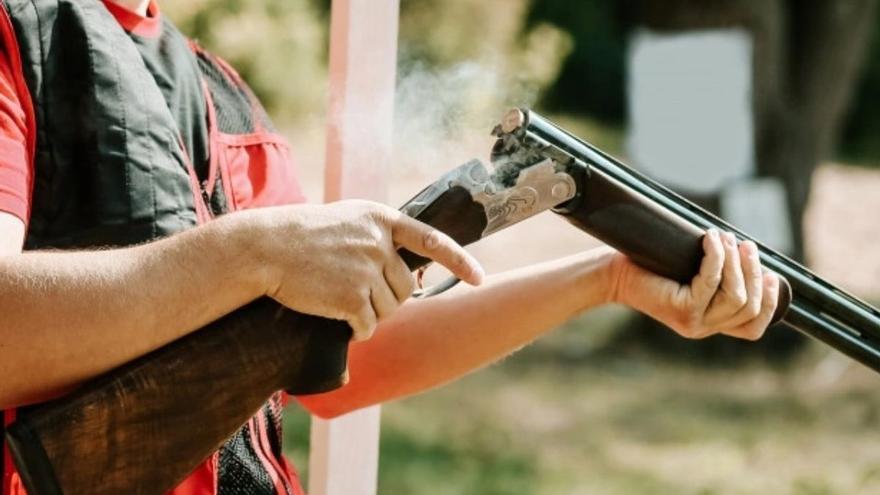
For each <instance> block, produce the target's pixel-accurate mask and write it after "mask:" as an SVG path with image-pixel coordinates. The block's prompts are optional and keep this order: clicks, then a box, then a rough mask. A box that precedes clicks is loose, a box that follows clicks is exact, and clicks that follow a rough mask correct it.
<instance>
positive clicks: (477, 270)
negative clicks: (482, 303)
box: [472, 263, 486, 285]
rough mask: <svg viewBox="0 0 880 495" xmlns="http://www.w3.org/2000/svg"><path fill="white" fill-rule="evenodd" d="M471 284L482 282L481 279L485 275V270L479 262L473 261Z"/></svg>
mask: <svg viewBox="0 0 880 495" xmlns="http://www.w3.org/2000/svg"><path fill="white" fill-rule="evenodd" d="M472 271H473V278H474V284H473V285H480V284H482V283H483V279H484V278H485V277H486V272H485V271H484V270H483V267H482V266H481V265H480V264H479V263H475V264H474V265H473V270H472Z"/></svg>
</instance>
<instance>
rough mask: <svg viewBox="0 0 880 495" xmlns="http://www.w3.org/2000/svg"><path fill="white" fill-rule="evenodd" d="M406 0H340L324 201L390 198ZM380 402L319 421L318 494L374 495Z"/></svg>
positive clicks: (312, 478)
mask: <svg viewBox="0 0 880 495" xmlns="http://www.w3.org/2000/svg"><path fill="white" fill-rule="evenodd" d="M398 14H399V0H334V1H333V5H332V10H331V21H330V71H329V72H330V74H329V75H330V102H329V108H328V119H327V160H326V165H325V182H324V199H325V201H328V202H329V201H336V200H339V199H342V198H362V199H371V200H374V201H382V202H384V201H385V200H386V199H387V198H386V194H387V184H386V178H387V177H388V174H387V172H388V166H389V162H390V159H391V131H392V114H393V109H394V81H395V72H396V65H397V22H398ZM379 421H380V408H379V406H376V407H371V408H368V409H365V410H361V411H358V412H355V413H352V414H348V415H346V416H344V417H341V418H337V419H334V420H330V421H325V420H321V419H318V418H313V420H312V433H311V445H312V447H311V449H312V450H311V454H310V459H309V493H310V494H311V495H373V494H375V493H376V488H377V473H378V464H379Z"/></svg>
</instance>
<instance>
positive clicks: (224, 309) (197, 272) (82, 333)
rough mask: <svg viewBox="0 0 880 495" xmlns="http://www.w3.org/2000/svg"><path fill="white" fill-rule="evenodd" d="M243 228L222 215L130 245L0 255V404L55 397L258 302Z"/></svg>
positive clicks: (257, 285) (255, 275) (255, 274)
mask: <svg viewBox="0 0 880 495" xmlns="http://www.w3.org/2000/svg"><path fill="white" fill-rule="evenodd" d="M241 227H242V222H241V221H240V219H238V218H229V219H221V220H218V221H216V222H212V223H211V224H209V225H207V226H204V227H200V228H196V229H193V230H191V231H188V232H184V233H181V234H179V235H176V236H173V237H171V238H168V239H164V240H161V241H157V242H154V243H150V244H145V245H141V246H137V247H132V248H125V249H112V250H105V251H88V252H85V251H84V252H60V251H56V252H34V253H26V254H20V255H10V256H5V257H2V258H0V315H2V319H0V343H2V345H0V376H3V387H0V408H6V407H10V406H15V405H21V404H24V403H29V402H34V401H39V400H43V399H46V398H48V397H51V396H53V395H56V394H58V393H59V392H62V391H64V390H66V389H69V388H70V387H72V386H74V385H76V384H78V383H80V382H82V381H84V380H86V379H88V378H91V377H93V376H95V375H97V374H100V373H102V372H104V371H106V370H108V369H110V368H113V367H115V366H118V365H120V364H122V363H125V362H127V361H129V360H131V359H134V358H136V357H138V356H140V355H143V354H145V353H147V352H149V351H151V350H153V349H156V348H158V347H161V346H162V345H164V344H166V343H168V342H170V341H172V340H175V339H176V338H178V337H180V336H182V335H184V334H186V333H189V332H191V331H193V330H195V329H197V328H199V327H201V326H203V325H205V324H207V323H209V322H211V321H213V320H215V319H217V318H218V317H220V316H222V315H223V314H225V313H228V312H229V311H231V310H233V309H235V308H236V307H239V306H241V305H243V304H245V303H246V302H248V301H250V300H252V299H254V298H256V297H258V296H259V295H260V293H259V291H260V280H259V279H258V277H259V271H258V270H256V269H254V268H253V267H254V266H255V263H253V262H251V261H249V257H248V255H247V253H246V251H248V249H247V245H248V242H249V241H248V239H247V234H248V232H247V230H246V229H243V228H241Z"/></svg>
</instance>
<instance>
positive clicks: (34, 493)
mask: <svg viewBox="0 0 880 495" xmlns="http://www.w3.org/2000/svg"><path fill="white" fill-rule="evenodd" d="M417 218H418V219H419V220H421V221H423V222H425V223H427V224H429V225H432V226H434V227H435V228H437V229H439V230H441V231H443V232H445V233H447V234H448V235H450V236H451V237H452V238H453V239H455V240H456V241H457V242H459V243H460V244H469V243H471V242H474V241H476V240H478V239H479V238H480V237H481V235H482V233H483V231H484V230H485V228H486V213H485V211H484V210H483V205H481V204H479V203H475V202H474V201H473V199H472V198H471V195H470V193H469V192H467V191H465V190H464V189H461V188H458V187H453V188H451V189H449V190H448V191H447V192H445V193H444V194H443V195H442V196H440V197H439V198H438V199H437V200H436V201H435V202H434V203H433V204H432V205H430V206H429V207H428V208H426V209H425V210H424V211H423V212H421V213H420V214H419V215H418V216H417ZM400 254H401V256H402V257H403V259H404V260H405V261H406V263H407V265H408V266H409V267H410V268H411V269H416V268H419V267H421V266H423V265H424V264H426V263H427V262H428V261H429V260H427V259H425V258H422V257H420V256H417V255H415V254H413V253H410V252H408V251H401V252H400ZM350 338H351V328H350V327H349V326H348V324H347V323H345V322H342V321H337V320H330V319H325V318H320V317H317V316H311V315H305V314H302V313H297V312H296V311H292V310H289V309H286V308H284V307H283V306H281V305H280V304H278V303H277V302H275V301H274V300H272V299H269V298H261V299H258V300H256V301H254V302H252V303H250V304H248V305H247V306H244V307H242V308H240V309H238V310H236V311H234V312H232V313H230V314H228V315H226V316H224V317H223V318H221V319H219V320H217V321H215V322H213V323H211V324H209V325H208V326H206V327H204V328H202V329H200V330H197V331H196V332H193V333H191V334H190V335H187V336H185V337H183V338H181V339H179V340H177V341H175V342H172V343H171V344H169V345H167V346H165V347H162V348H160V349H158V350H156V351H154V352H152V353H150V354H147V355H144V356H142V357H141V358H139V359H137V360H135V361H132V362H130V363H128V364H126V365H123V366H121V367H120V368H118V369H116V370H113V371H111V372H109V373H108V374H106V375H104V376H101V377H98V378H97V379H95V380H93V381H90V382H88V383H86V384H85V385H83V386H82V387H81V388H79V389H78V390H76V391H74V392H72V393H71V394H69V395H67V396H64V397H61V398H59V399H57V400H55V401H52V402H48V403H45V404H39V405H36V406H32V407H26V408H22V409H20V410H19V412H18V415H17V418H16V421H15V422H14V423H13V424H11V425H10V426H9V427H8V428H7V431H6V439H7V442H8V443H9V447H10V451H11V453H12V457H13V459H14V461H15V464H16V467H17V468H18V470H19V473H20V475H21V477H22V481H23V482H24V485H25V487H26V488H27V491H28V493H29V494H30V495H61V494H65V495H78V494H90V495H111V494H114V495H115V494H123V493H124V494H155V493H162V492H165V491H166V490H168V489H170V488H172V487H174V486H175V485H176V484H177V483H179V482H180V481H182V480H183V478H184V477H186V475H187V474H189V473H190V472H191V471H192V470H193V469H194V468H195V467H196V466H198V464H199V463H200V462H202V461H203V460H204V459H206V458H207V457H208V456H209V455H210V454H211V453H212V452H214V451H215V450H217V449H218V448H219V447H220V446H221V445H222V444H223V442H224V441H226V439H228V438H229V437H230V436H232V435H233V434H234V433H235V432H236V431H237V430H238V429H239V428H240V427H241V426H242V425H243V424H244V423H245V422H246V421H247V420H248V419H250V418H251V416H253V415H254V414H255V413H256V412H257V411H258V410H259V409H260V407H261V406H262V405H263V404H264V403H265V402H266V400H268V399H269V397H270V396H271V395H272V394H273V393H275V392H277V391H278V390H286V391H288V392H290V393H292V394H313V393H319V392H326V391H330V390H333V389H335V388H338V387H340V386H342V385H343V384H344V383H345V382H346V380H347V371H346V370H347V363H346V357H347V353H348V342H349V339H350Z"/></svg>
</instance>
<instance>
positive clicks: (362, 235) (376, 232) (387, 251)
mask: <svg viewBox="0 0 880 495" xmlns="http://www.w3.org/2000/svg"><path fill="white" fill-rule="evenodd" d="M247 215H251V216H252V217H254V218H256V219H257V220H256V221H255V223H256V224H257V225H258V226H259V227H258V229H259V230H258V231H257V233H256V236H257V237H256V238H255V239H254V241H255V242H253V245H254V249H255V250H256V251H257V252H258V253H260V261H261V262H262V263H263V267H264V269H265V273H266V294H267V295H269V296H271V297H272V298H274V299H275V300H277V301H278V302H280V303H281V304H284V305H285V306H287V307H289V308H291V309H294V310H296V311H299V312H302V313H308V314H313V315H318V316H323V317H326V318H333V319H337V320H345V321H347V322H348V323H349V324H350V325H351V327H352V329H353V330H354V339H355V340H364V339H366V338H369V337H370V335H371V334H372V332H373V330H374V329H375V327H376V324H377V323H378V322H379V321H381V320H383V319H384V318H386V317H388V316H389V315H391V313H393V312H394V311H395V310H396V309H397V307H398V306H399V305H400V304H401V303H402V302H403V301H405V300H406V299H407V298H408V297H409V296H410V295H411V294H412V292H413V289H414V288H415V283H414V279H413V276H412V273H410V271H409V269H408V268H407V266H406V264H405V263H404V262H403V260H402V259H401V258H400V256H398V254H397V249H398V248H401V247H402V248H405V249H408V250H410V251H412V252H414V253H416V254H420V255H422V256H424V257H426V258H430V259H432V260H434V261H436V262H437V263H440V264H441V265H443V266H445V267H446V268H448V269H449V270H450V271H451V272H452V273H453V274H454V275H455V276H457V277H458V278H460V279H462V280H464V281H465V282H468V283H470V284H473V285H477V284H479V283H480V282H481V281H482V278H483V271H482V268H481V267H480V265H479V263H478V262H477V261H476V260H475V259H474V258H473V257H472V256H471V255H470V254H468V253H467V252H466V251H465V250H464V249H463V248H462V247H461V246H459V245H458V244H456V242H455V241H453V240H452V239H451V238H450V237H449V236H447V235H446V234H444V233H442V232H440V231H438V230H436V229H434V228H432V227H430V226H428V225H425V224H423V223H421V222H418V221H416V220H414V219H412V218H410V217H407V216H406V215H403V214H402V213H400V212H399V211H397V210H395V209H393V208H390V207H387V206H384V205H381V204H379V203H373V202H369V201H358V200H351V201H340V202H336V203H331V204H327V205H297V206H288V207H275V208H265V209H260V210H258V211H253V212H248V213H247ZM251 233H253V232H251Z"/></svg>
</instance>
